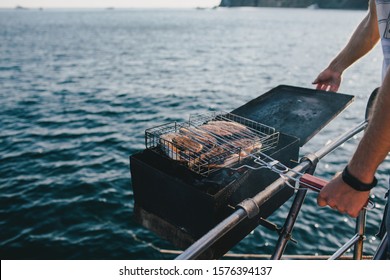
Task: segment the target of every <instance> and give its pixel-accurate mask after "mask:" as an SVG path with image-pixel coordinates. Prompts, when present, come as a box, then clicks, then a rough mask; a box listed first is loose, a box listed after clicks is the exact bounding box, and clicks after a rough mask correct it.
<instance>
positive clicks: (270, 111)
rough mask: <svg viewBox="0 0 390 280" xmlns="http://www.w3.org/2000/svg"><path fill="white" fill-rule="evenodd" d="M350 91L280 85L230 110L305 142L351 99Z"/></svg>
mask: <svg viewBox="0 0 390 280" xmlns="http://www.w3.org/2000/svg"><path fill="white" fill-rule="evenodd" d="M353 99H354V97H353V96H352V95H347V94H341V93H333V92H326V91H322V90H314V89H308V88H300V87H293V86H287V85H280V86H278V87H276V88H273V89H271V90H270V91H268V92H267V93H265V94H263V95H261V96H259V97H258V98H256V99H253V100H251V101H249V102H248V103H246V104H245V105H243V106H241V107H239V108H237V109H235V110H234V111H232V113H233V114H236V115H239V116H242V117H245V118H248V119H251V120H253V121H257V122H261V123H263V124H266V125H269V126H271V127H273V128H275V129H276V130H277V131H281V132H283V133H286V134H289V135H292V136H295V137H297V138H299V139H300V146H301V147H302V146H303V145H304V144H306V143H307V142H308V141H309V140H310V139H311V138H312V137H313V136H314V135H316V134H317V133H318V132H319V131H320V130H321V129H322V128H323V127H324V126H326V125H327V124H328V123H329V122H330V121H331V120H333V119H334V118H335V117H336V116H337V115H338V114H339V113H341V112H342V111H343V110H344V109H345V108H346V107H347V106H348V105H349V104H351V103H352V101H353Z"/></svg>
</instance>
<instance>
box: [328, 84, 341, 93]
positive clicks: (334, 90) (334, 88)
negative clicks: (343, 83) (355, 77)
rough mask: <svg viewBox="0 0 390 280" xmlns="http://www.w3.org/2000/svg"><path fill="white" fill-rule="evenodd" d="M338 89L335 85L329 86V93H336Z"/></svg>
mask: <svg viewBox="0 0 390 280" xmlns="http://www.w3.org/2000/svg"><path fill="white" fill-rule="evenodd" d="M338 89H339V87H338V86H336V85H331V86H330V91H333V92H337V90H338Z"/></svg>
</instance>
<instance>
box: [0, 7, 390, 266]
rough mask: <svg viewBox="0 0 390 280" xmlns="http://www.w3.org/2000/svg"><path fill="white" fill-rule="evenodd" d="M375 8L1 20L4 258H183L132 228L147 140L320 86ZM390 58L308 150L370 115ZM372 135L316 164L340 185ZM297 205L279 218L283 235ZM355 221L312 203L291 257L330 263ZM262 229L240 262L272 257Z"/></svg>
mask: <svg viewBox="0 0 390 280" xmlns="http://www.w3.org/2000/svg"><path fill="white" fill-rule="evenodd" d="M364 16H365V12H364V11H336V10H310V9H272V8H268V9H267V8H238V9H215V10H196V9H178V10H175V9H147V10H144V9H128V10H117V9H115V10H103V9H101V10H46V9H45V10H42V11H39V10H0V100H1V106H0V256H1V258H2V259H130V260H131V259H172V258H174V257H175V255H172V254H165V253H162V252H161V250H162V249H176V248H175V247H173V246H172V245H171V244H170V243H169V242H167V241H165V240H163V239H160V238H159V237H158V236H156V235H155V234H153V233H151V232H150V231H149V230H147V229H145V228H143V227H142V226H140V225H139V224H138V223H137V222H135V221H134V218H133V206H134V199H133V190H132V183H131V176H130V172H129V156H130V155H132V154H134V153H136V152H138V151H141V150H142V149H144V148H145V146H144V145H145V144H144V131H145V129H147V128H150V127H153V126H155V125H158V124H162V123H166V122H171V121H185V120H187V119H188V117H189V115H190V114H191V113H202V112H207V111H210V110H223V111H231V110H233V109H234V108H237V107H238V106H241V105H243V104H245V103H246V102H247V101H249V100H251V99H253V98H256V97H257V96H259V95H261V94H263V93H265V92H267V91H268V90H270V89H272V88H274V87H276V86H278V85H280V84H287V85H292V86H301V87H308V88H313V86H312V84H311V82H312V81H313V80H314V78H315V77H316V76H317V74H318V73H319V72H320V71H321V70H322V69H323V68H324V67H326V66H327V64H328V62H329V61H330V60H331V59H332V58H333V57H334V55H335V54H336V53H337V52H338V51H339V50H340V49H341V48H342V47H343V46H344V45H345V44H346V42H347V40H348V38H349V36H350V35H351V34H352V32H353V30H354V28H355V26H356V25H357V24H358V23H359V22H360V20H361V19H362V18H363V17H364ZM380 71H381V50H380V47H377V48H375V49H374V50H373V52H372V53H371V54H369V55H368V56H367V57H365V58H364V59H362V60H361V61H360V62H358V63H357V64H355V65H353V66H352V67H351V68H350V69H348V71H347V72H346V73H345V75H344V80H343V84H342V86H341V88H340V92H343V93H348V94H352V95H355V102H354V103H353V104H352V105H351V106H350V107H349V108H348V109H346V110H345V111H344V112H343V113H342V114H341V115H339V117H337V118H336V119H335V120H334V121H333V122H332V123H331V124H330V125H328V126H327V127H326V128H324V129H323V131H321V132H320V133H319V134H318V135H317V136H315V137H314V138H313V139H312V140H311V141H310V142H309V143H308V144H306V145H305V146H304V147H303V148H302V149H301V153H302V155H303V154H306V153H308V152H314V151H316V150H318V149H319V148H321V147H322V146H323V145H325V144H326V143H327V142H328V141H329V140H331V139H334V138H335V137H337V136H338V135H340V134H341V133H342V132H344V131H346V130H347V129H349V128H351V127H353V126H354V125H356V124H358V123H359V122H360V121H362V120H363V118H364V110H365V104H366V102H367V99H368V96H369V94H370V93H371V91H372V90H373V89H374V88H376V87H377V86H379V85H380V75H381V73H380ZM360 137H361V135H358V136H356V137H354V139H352V140H351V141H349V142H347V143H346V144H344V145H343V146H342V147H340V148H339V149H337V150H336V151H335V152H333V153H332V154H330V155H329V156H327V157H326V158H324V159H323V160H322V161H321V162H320V163H319V165H318V168H317V171H316V175H318V176H320V177H322V178H324V179H328V180H329V179H330V178H331V177H332V176H333V174H334V173H335V172H337V171H340V170H341V169H342V168H343V167H344V165H345V163H346V162H347V161H348V159H349V157H350V156H351V154H352V152H353V150H354V149H355V147H356V144H357V143H358V139H359V138H360ZM389 168H390V165H389V163H388V162H385V163H383V164H382V165H381V167H380V170H379V172H378V178H379V185H380V186H379V187H378V188H376V189H375V190H374V192H373V195H372V200H373V201H374V202H375V204H376V208H375V209H373V210H370V211H369V212H368V218H367V228H366V234H367V240H366V242H365V248H364V253H365V254H367V255H372V254H373V252H374V251H375V247H376V246H377V245H378V242H379V241H378V239H376V238H375V233H376V232H377V230H378V223H379V221H380V219H381V215H382V211H383V206H384V199H383V196H384V193H385V189H386V185H387V183H386V181H387V179H386V178H387V170H389ZM290 204H291V201H289V202H287V203H286V204H285V205H284V206H283V207H281V208H280V210H278V211H277V212H275V213H274V214H273V215H272V216H271V217H270V220H271V221H273V222H275V223H277V224H278V225H280V226H281V225H282V223H283V220H284V218H285V217H286V215H287V211H288V209H289V205H290ZM354 227H355V221H354V219H351V218H349V217H348V216H346V215H342V214H338V213H337V212H335V211H333V210H331V209H329V208H319V207H318V206H317V205H316V194H314V193H309V194H308V196H307V198H306V200H305V204H304V206H303V208H302V211H301V212H300V215H299V217H298V220H297V224H296V227H295V229H294V232H293V238H294V239H296V240H297V241H298V243H297V244H294V243H291V244H289V245H288V247H287V249H286V252H285V253H286V254H308V255H315V254H318V255H324V254H325V255H328V254H332V253H333V252H334V251H335V250H336V249H337V248H338V247H339V246H341V245H342V244H343V243H345V242H346V241H347V240H348V239H349V238H350V237H352V235H353V233H354ZM276 240H277V235H276V234H275V233H274V232H271V231H269V230H267V229H265V228H263V227H258V228H256V229H255V230H254V231H253V232H252V233H251V234H250V235H249V236H248V237H247V238H245V239H244V240H242V241H241V242H240V243H239V244H238V245H237V246H235V247H234V248H232V250H231V253H235V254H270V253H272V251H273V246H274V244H275V242H276Z"/></svg>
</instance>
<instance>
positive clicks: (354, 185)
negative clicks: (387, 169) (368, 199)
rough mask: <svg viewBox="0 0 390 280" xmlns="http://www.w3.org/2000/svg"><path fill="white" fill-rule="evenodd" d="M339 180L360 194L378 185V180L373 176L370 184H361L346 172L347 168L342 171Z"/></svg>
mask: <svg viewBox="0 0 390 280" xmlns="http://www.w3.org/2000/svg"><path fill="white" fill-rule="evenodd" d="M341 178H342V179H343V181H344V183H346V184H348V185H349V186H350V187H351V188H353V189H354V190H357V191H360V192H366V191H369V190H371V189H372V188H374V187H375V186H376V184H377V183H378V180H377V179H376V178H375V176H374V180H373V181H372V183H370V184H366V183H363V182H362V181H360V180H359V179H358V178H356V177H355V176H353V175H352V174H351V173H349V171H348V166H346V167H345V168H344V170H343V173H342V174H341Z"/></svg>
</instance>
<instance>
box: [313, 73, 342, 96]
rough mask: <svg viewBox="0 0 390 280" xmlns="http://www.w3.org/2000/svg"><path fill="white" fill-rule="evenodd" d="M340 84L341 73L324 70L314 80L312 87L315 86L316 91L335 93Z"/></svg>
mask: <svg viewBox="0 0 390 280" xmlns="http://www.w3.org/2000/svg"><path fill="white" fill-rule="evenodd" d="M340 84H341V73H339V72H336V71H333V70H332V69H330V68H326V69H325V70H324V71H322V72H321V73H320V74H319V75H318V77H317V78H316V79H315V80H314V82H313V85H317V89H320V90H326V91H333V92H337V91H338V89H339V87H340Z"/></svg>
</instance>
